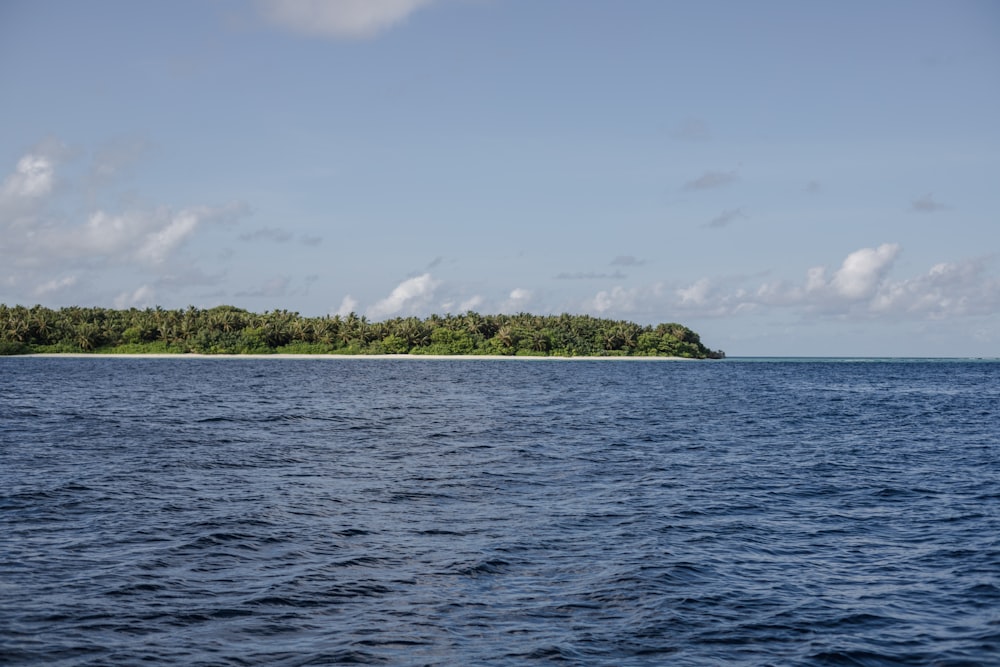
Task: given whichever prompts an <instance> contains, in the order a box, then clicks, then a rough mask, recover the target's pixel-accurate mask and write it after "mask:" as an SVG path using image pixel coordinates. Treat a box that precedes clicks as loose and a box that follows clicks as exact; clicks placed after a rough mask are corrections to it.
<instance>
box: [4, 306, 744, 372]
mask: <svg viewBox="0 0 1000 667" xmlns="http://www.w3.org/2000/svg"><path fill="white" fill-rule="evenodd" d="M41 352H50V353H51V352H56V353H58V352H64V353H65V352H103V353H117V354H137V353H179V354H183V353H189V352H195V353H201V354H272V353H278V354H280V353H296V354H441V355H464V354H489V355H525V356H675V357H687V358H692V359H706V358H713V359H719V358H722V357H724V356H725V354H724V353H723V352H722V351H721V350H720V351H713V350H710V349H708V348H707V347H705V346H704V345H703V344H702V342H701V340H700V338H699V336H698V334H696V333H695V332H694V331H691V330H690V329H689V328H687V327H685V326H683V325H681V324H676V323H666V324H657V325H655V326H649V325H639V324H636V323H634V322H628V321H624V320H611V319H602V318H596V317H591V316H589V315H569V314H562V315H532V314H529V313H519V314H516V315H481V314H479V313H476V312H472V311H469V312H467V313H465V314H464V315H450V314H449V315H444V316H440V315H431V316H430V317H428V318H426V319H420V318H417V317H397V318H394V319H389V320H384V321H379V322H371V321H369V320H368V319H367V318H366V317H364V316H359V315H357V314H356V313H351V314H349V315H347V316H344V317H341V316H339V315H332V316H330V315H328V316H322V317H304V316H301V315H299V314H298V313H295V312H289V311H287V310H273V311H267V312H264V313H253V312H249V311H246V310H243V309H241V308H236V307H234V306H216V307H214V308H204V309H201V308H195V307H194V306H189V307H188V308H186V309H176V310H167V309H164V308H160V307H156V308H146V309H137V308H130V309H127V310H122V309H108V308H96V307H95V308H86V307H79V306H71V307H66V308H60V309H57V310H54V309H50V308H45V307H42V306H33V307H30V308H28V307H25V306H6V305H3V304H0V354H3V355H11V354H31V353H41Z"/></svg>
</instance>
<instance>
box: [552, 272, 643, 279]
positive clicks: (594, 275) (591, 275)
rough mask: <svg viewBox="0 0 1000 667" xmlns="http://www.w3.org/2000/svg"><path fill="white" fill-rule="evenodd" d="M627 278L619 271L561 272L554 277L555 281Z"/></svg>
mask: <svg viewBox="0 0 1000 667" xmlns="http://www.w3.org/2000/svg"><path fill="white" fill-rule="evenodd" d="M626 277H627V276H626V275H625V274H624V273H622V272H621V271H615V272H614V273H601V272H597V271H577V272H575V273H568V272H563V273H560V274H557V275H556V276H555V279H556V280H609V279H610V280H622V279H624V278H626Z"/></svg>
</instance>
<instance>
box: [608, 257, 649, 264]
mask: <svg viewBox="0 0 1000 667" xmlns="http://www.w3.org/2000/svg"><path fill="white" fill-rule="evenodd" d="M645 263H646V260H644V259H639V258H638V257H634V256H632V255H618V256H617V257H615V258H614V259H613V260H611V266H642V265H643V264H645Z"/></svg>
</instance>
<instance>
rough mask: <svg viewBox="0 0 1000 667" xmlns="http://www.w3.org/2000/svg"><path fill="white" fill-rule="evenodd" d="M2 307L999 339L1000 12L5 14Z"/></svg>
mask: <svg viewBox="0 0 1000 667" xmlns="http://www.w3.org/2000/svg"><path fill="white" fill-rule="evenodd" d="M0 91H2V99H3V104H2V105H0V128H2V131H0V303H7V304H15V303H20V304H25V305H31V304H35V303H40V304H43V305H46V306H51V307H58V306H64V305H102V306H115V307H130V306H136V307H146V306H153V305H161V306H164V307H168V308H176V307H186V306H187V305H195V306H198V307H210V306H214V305H218V304H233V305H237V306H240V307H243V308H247V309H250V310H255V311H263V310H271V309H276V308H285V309H288V310H294V311H298V312H300V313H302V314H304V315H321V314H327V313H338V312H340V313H345V314H346V312H349V311H351V310H353V311H355V312H357V313H359V314H365V315H367V316H368V317H369V318H370V319H374V320H378V319H384V318H387V317H393V316H396V315H419V316H426V315H429V314H431V313H446V312H451V313H460V312H464V311H465V310H468V309H473V310H477V311H479V312H482V313H497V312H519V311H527V312H533V313H561V312H570V313H589V314H592V315H595V316H601V317H613V318H616V319H618V318H621V319H629V320H634V321H638V322H642V323H656V322H665V321H677V322H682V323H684V324H686V325H688V326H690V327H692V328H693V329H695V330H696V331H698V332H699V333H701V335H702V339H703V340H704V341H705V342H706V343H707V344H708V345H709V346H710V347H713V348H721V349H724V350H726V352H727V353H728V354H729V355H731V356H735V355H786V354H787V355H872V356H880V355H897V356H909V355H914V356H1000V224H998V223H1000V219H998V208H1000V207H998V204H997V202H998V201H1000V199H998V193H1000V121H998V120H997V119H1000V4H998V3H996V2H992V1H989V0H984V1H981V2H968V1H958V0H956V1H949V2H921V1H909V0H908V1H882V2H850V1H849V2H838V3H832V2H831V3H814V2H777V1H767V0H764V1H761V2H752V3H751V2H672V1H668V0H629V1H627V2H611V1H610V0H601V1H597V0H327V1H325V2H323V1H320V0H259V1H255V0H175V1H172V2H159V3H155V2H143V3H137V2H132V1H127V0H122V1H111V0H94V1H92V2H75V1H69V0H66V1H60V0H30V1H28V0H6V2H4V3H3V4H2V5H0Z"/></svg>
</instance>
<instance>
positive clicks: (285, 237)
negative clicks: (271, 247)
mask: <svg viewBox="0 0 1000 667" xmlns="http://www.w3.org/2000/svg"><path fill="white" fill-rule="evenodd" d="M239 239H240V241H271V242H272V243H286V242H288V241H291V240H292V234H291V232H288V231H286V230H284V229H278V228H277V227H260V228H258V229H255V230H253V231H252V232H244V233H242V234H240V235H239Z"/></svg>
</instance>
